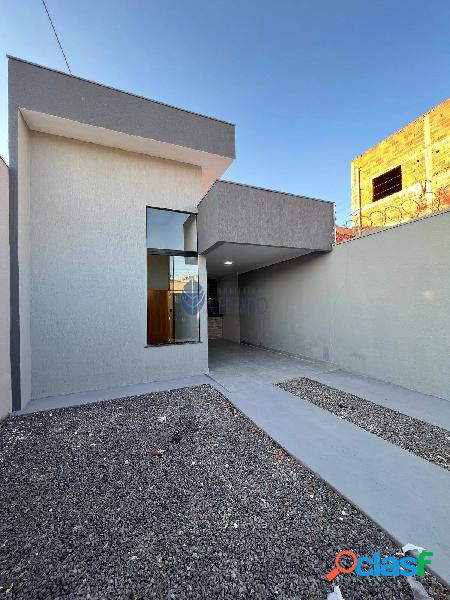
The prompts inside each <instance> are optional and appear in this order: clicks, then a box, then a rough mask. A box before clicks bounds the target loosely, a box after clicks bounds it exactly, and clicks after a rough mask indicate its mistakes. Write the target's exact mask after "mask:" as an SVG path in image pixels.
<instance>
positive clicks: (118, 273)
mask: <svg viewBox="0 0 450 600" xmlns="http://www.w3.org/2000/svg"><path fill="white" fill-rule="evenodd" d="M201 184H202V181H201V169H200V168H198V167H195V166H191V165H185V164H181V163H177V162H173V161H167V160H162V159H155V158H150V157H146V156H143V155H139V154H132V153H130V152H123V151H121V150H113V149H108V148H105V147H103V146H96V145H94V144H87V143H84V142H78V141H74V140H68V139H65V138H61V137H55V136H50V135H46V134H38V133H31V228H30V240H31V357H32V361H31V362H32V397H33V398H39V397H43V396H52V395H59V394H65V393H70V392H80V391H85V390H90V389H99V388H108V387H118V386H124V385H128V384H134V383H144V382H150V381H155V380H159V379H170V378H174V377H180V376H185V375H193V374H199V373H205V372H207V370H208V350H207V331H206V329H207V317H206V310H205V307H204V308H203V310H202V314H201V325H202V331H201V339H202V341H203V343H198V344H188V345H173V346H164V347H151V348H147V347H146V335H147V250H146V206H154V207H161V208H172V209H178V210H185V211H191V212H196V210H197V203H198V199H199V197H201ZM199 267H200V282H201V284H202V286H203V287H204V289H206V266H205V259H204V258H203V257H200V260H199Z"/></svg>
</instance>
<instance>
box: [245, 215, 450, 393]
mask: <svg viewBox="0 0 450 600" xmlns="http://www.w3.org/2000/svg"><path fill="white" fill-rule="evenodd" d="M449 229H450V213H441V214H438V215H434V216H431V217H428V218H425V219H422V220H420V221H414V222H410V223H407V224H404V225H401V226H398V227H396V228H395V229H390V230H384V231H382V232H380V233H377V234H373V235H370V236H367V237H363V238H359V239H356V240H353V241H351V242H348V243H346V244H341V245H339V246H336V247H334V249H333V251H332V252H331V253H326V254H322V255H315V256H311V255H309V256H305V257H301V258H298V259H293V260H291V261H289V262H286V263H282V264H278V265H273V266H271V267H267V268H265V269H259V270H257V271H253V272H250V273H246V274H244V275H241V276H240V277H239V287H240V290H241V297H244V292H245V291H247V292H246V293H248V294H249V297H251V298H253V303H254V304H255V305H260V306H262V303H263V301H262V299H264V308H265V310H264V311H261V310H260V311H258V310H242V311H241V315H240V336H241V340H242V341H246V342H249V343H252V344H255V345H262V346H265V347H267V348H273V349H275V350H279V351H283V352H289V353H291V354H295V355H301V356H306V357H311V358H314V359H319V360H326V361H329V362H332V363H334V364H336V365H338V366H339V367H341V368H343V369H346V370H348V371H352V372H355V373H359V374H364V375H368V376H370V377H374V378H377V379H381V380H385V381H389V382H392V383H395V384H398V385H402V386H404V387H407V388H410V389H414V390H417V391H420V392H423V393H425V394H432V395H436V396H439V397H442V398H446V399H450V364H449V362H448V358H447V357H448V356H449V355H450V335H449V333H448V332H449V331H450V311H449V310H448V298H449V297H450V277H449V276H448V256H449V255H450V236H449V235H448V231H449ZM244 306H245V303H244Z"/></svg>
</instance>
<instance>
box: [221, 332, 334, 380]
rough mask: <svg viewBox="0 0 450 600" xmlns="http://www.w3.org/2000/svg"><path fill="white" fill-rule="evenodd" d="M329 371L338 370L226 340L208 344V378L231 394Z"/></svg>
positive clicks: (311, 361) (326, 365)
mask: <svg viewBox="0 0 450 600" xmlns="http://www.w3.org/2000/svg"><path fill="white" fill-rule="evenodd" d="M330 370H336V367H333V365H330V364H329V363H325V362H320V361H315V360H306V359H301V358H296V357H293V356H289V355H287V354H281V353H279V352H273V351H271V350H265V349H263V348H256V347H254V346H249V345H246V344H236V343H235V342H229V341H227V340H210V342H209V374H210V376H211V377H212V378H213V379H214V380H215V381H217V382H218V383H220V384H221V385H223V387H224V388H226V389H227V390H229V391H236V390H241V389H247V388H249V387H254V386H255V385H261V384H265V383H278V382H279V381H282V380H283V379H289V378H292V377H312V376H313V375H318V374H319V373H325V372H328V371H330Z"/></svg>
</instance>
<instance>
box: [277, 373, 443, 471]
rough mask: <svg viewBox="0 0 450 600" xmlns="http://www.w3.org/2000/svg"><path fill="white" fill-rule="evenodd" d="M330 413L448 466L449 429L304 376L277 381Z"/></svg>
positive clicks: (429, 459)
mask: <svg viewBox="0 0 450 600" xmlns="http://www.w3.org/2000/svg"><path fill="white" fill-rule="evenodd" d="M277 385H278V386H279V387H281V388H282V389H283V390H286V391H287V392H290V393H291V394H295V395H296V396H299V397H301V398H303V399H304V400H308V401H309V402H312V403H313V404H316V405H317V406H320V407H321V408H324V409H325V410H328V411H330V412H332V413H333V414H335V415H337V416H338V417H341V419H345V420H346V421H350V423H354V424H355V425H358V427H361V428H362V429H365V430H366V431H370V433H374V434H375V435H377V436H378V437H380V438H383V439H384V440H386V441H388V442H391V444H396V445H397V446H400V448H403V449H404V450H408V451H409V452H412V453H413V454H416V455H417V456H420V457H421V458H424V459H425V460H428V461H430V462H432V463H434V464H436V465H439V466H440V467H442V468H444V469H447V470H450V431H447V429H443V428H441V427H436V426H435V425H430V423H425V422H424V421H420V420H419V419H414V417H409V416H408V415H404V414H402V413H399V412H397V411H395V410H392V409H390V408H386V407H385V406H380V405H379V404H375V403H373V402H370V401H369V400H364V399H363V398H359V396H354V395H353V394H348V393H347V392H343V391H341V390H338V389H336V388H333V387H329V386H328V385H324V384H323V383H319V382H318V381H313V380H312V379H308V378H306V377H303V378H300V379H288V380H287V381H283V382H281V383H278V384H277Z"/></svg>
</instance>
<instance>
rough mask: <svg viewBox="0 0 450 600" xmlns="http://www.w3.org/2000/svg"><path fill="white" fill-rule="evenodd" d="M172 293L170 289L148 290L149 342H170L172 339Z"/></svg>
mask: <svg viewBox="0 0 450 600" xmlns="http://www.w3.org/2000/svg"><path fill="white" fill-rule="evenodd" d="M171 296H172V293H171V292H169V291H168V290H148V292H147V344H149V345H154V344H168V343H169V342H170V341H171V339H172V335H173V334H172V327H173V318H172V316H173V315H172V297H171Z"/></svg>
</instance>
